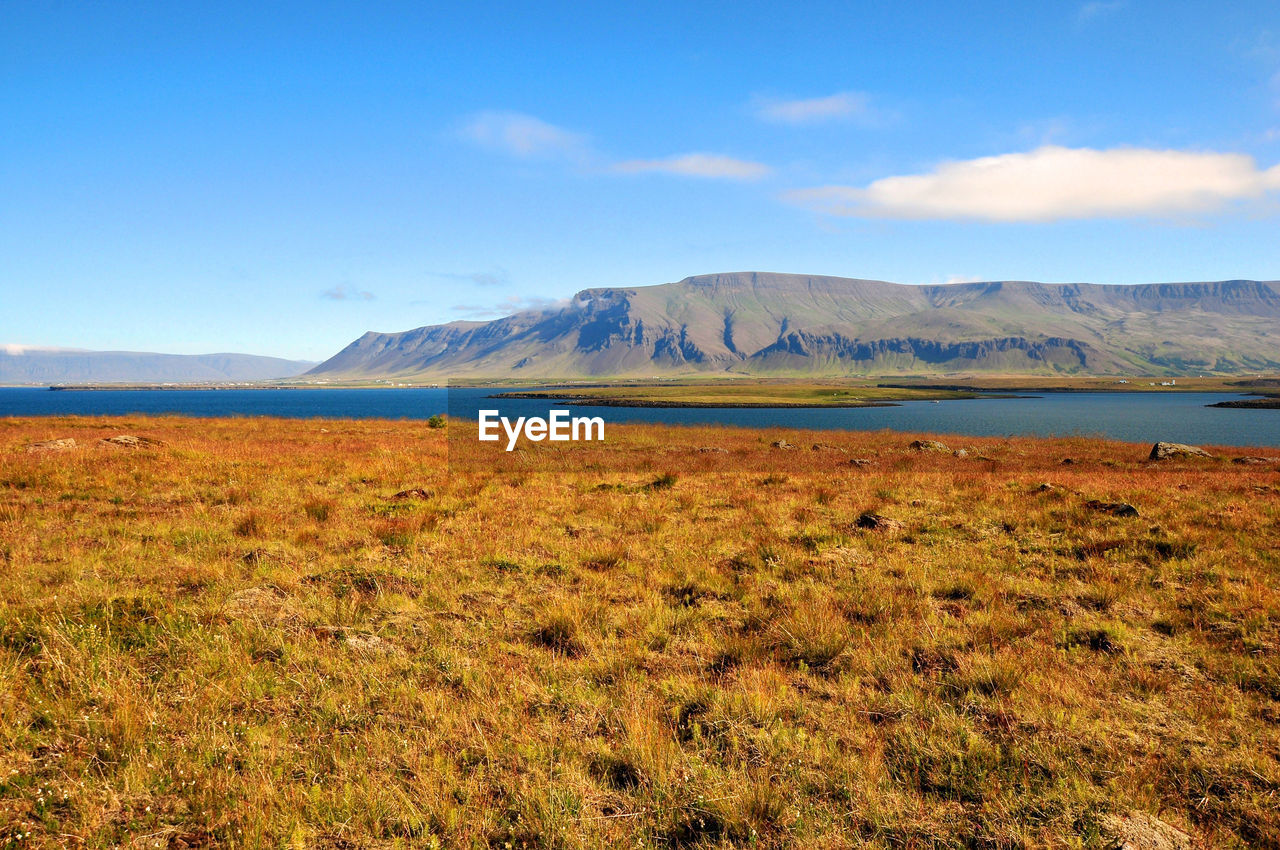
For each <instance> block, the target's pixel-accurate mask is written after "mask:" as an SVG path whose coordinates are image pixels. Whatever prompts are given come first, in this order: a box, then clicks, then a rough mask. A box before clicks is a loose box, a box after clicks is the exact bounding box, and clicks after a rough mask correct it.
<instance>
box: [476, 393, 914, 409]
mask: <svg viewBox="0 0 1280 850" xmlns="http://www.w3.org/2000/svg"><path fill="white" fill-rule="evenodd" d="M490 398H523V399H537V400H540V401H553V402H556V401H558V402H563V403H565V404H572V405H574V406H575V407H669V408H706V409H712V410H715V409H719V408H755V407H764V408H776V407H789V408H827V407H901V406H902V405H901V404H900V403H898V402H892V401H837V402H830V403H824V402H813V401H725V402H716V401H668V400H659V399H628V398H596V397H594V396H573V395H555V394H553V393H498V394H497V395H492V396H490Z"/></svg>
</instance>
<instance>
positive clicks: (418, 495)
mask: <svg viewBox="0 0 1280 850" xmlns="http://www.w3.org/2000/svg"><path fill="white" fill-rule="evenodd" d="M391 498H393V499H399V500H401V501H404V500H405V499H421V500H423V501H426V500H427V499H430V498H431V493H430V492H429V491H427V490H424V489H422V488H421V487H413V488H411V489H408V490H401V491H400V492H399V493H396V494H395V495H394V496H392V497H391Z"/></svg>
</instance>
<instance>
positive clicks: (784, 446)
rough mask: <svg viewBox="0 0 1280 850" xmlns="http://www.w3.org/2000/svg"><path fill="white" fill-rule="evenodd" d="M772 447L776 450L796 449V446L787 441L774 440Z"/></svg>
mask: <svg viewBox="0 0 1280 850" xmlns="http://www.w3.org/2000/svg"><path fill="white" fill-rule="evenodd" d="M772 445H773V447H774V448H775V449H794V448H795V446H793V445H791V444H790V443H788V442H787V441H786V440H774V441H773V443H772Z"/></svg>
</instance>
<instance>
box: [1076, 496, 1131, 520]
mask: <svg viewBox="0 0 1280 850" xmlns="http://www.w3.org/2000/svg"><path fill="white" fill-rule="evenodd" d="M1085 507H1086V508H1089V509H1090V510H1094V511H1099V512H1101V513H1104V514H1111V515H1112V516H1125V517H1129V516H1138V509H1137V508H1135V507H1134V506H1133V505H1130V504H1128V503H1127V502H1103V501H1099V500H1098V499H1090V500H1089V501H1088V502H1085Z"/></svg>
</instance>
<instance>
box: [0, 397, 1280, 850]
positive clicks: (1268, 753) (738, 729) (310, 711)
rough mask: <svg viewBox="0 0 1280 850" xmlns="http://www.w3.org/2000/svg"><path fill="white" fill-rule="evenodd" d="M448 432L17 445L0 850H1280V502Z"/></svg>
mask: <svg viewBox="0 0 1280 850" xmlns="http://www.w3.org/2000/svg"><path fill="white" fill-rule="evenodd" d="M461 427H463V426H462V425H461V424H459V423H453V424H450V425H449V426H448V428H445V429H432V428H429V427H427V425H426V424H425V423H420V422H383V421H358V422H353V421H319V420H309V421H289V420H270V419H253V420H232V419H223V420H197V419H183V418H137V419H126V418H113V419H110V420H105V419H90V418H65V419H29V420H19V419H7V420H0V846H4V847H115V846H130V847H156V846H159V847H174V848H182V847H229V846H248V847H324V848H360V847H367V848H380V847H431V846H463V847H526V848H561V847H563V848H579V847H583V848H586V847H619V846H629V847H694V846H706V847H717V846H758V847H783V846H794V847H806V848H809V847H820V848H822V847H829V848H838V847H850V846H866V847H1010V848H1012V847H1031V846H1063V847H1105V846H1119V843H1120V842H1121V841H1123V840H1129V841H1130V842H1133V841H1135V840H1136V839H1135V838H1134V836H1136V835H1139V834H1140V833H1142V832H1143V831H1144V830H1145V831H1146V832H1147V833H1148V834H1149V835H1163V836H1164V840H1165V843H1164V844H1157V843H1145V844H1131V846H1135V847H1156V846H1168V847H1177V846H1186V845H1185V844H1184V843H1179V842H1180V841H1182V840H1183V838H1182V836H1181V833H1183V832H1185V833H1186V834H1188V835H1189V836H1190V837H1191V840H1193V841H1194V842H1196V844H1197V845H1198V846H1206V847H1208V846H1212V847H1246V846H1252V847H1276V846H1280V581H1278V578H1280V466H1277V465H1275V464H1274V463H1233V462H1232V461H1231V457H1233V456H1234V455H1237V454H1246V453H1245V452H1229V451H1223V450H1214V451H1215V454H1217V455H1218V457H1216V458H1214V459H1199V460H1185V461H1183V460H1177V461H1166V462H1160V463H1153V462H1147V461H1146V455H1147V449H1148V448H1149V447H1148V446H1137V445H1132V444H1123V443H1104V442H1097V441H1090V440H1083V439H1076V440H1029V439H1018V440H1004V439H983V438H941V439H944V440H945V441H946V442H947V443H949V444H951V446H950V447H951V448H953V449H958V448H963V449H964V450H965V454H964V455H963V456H957V455H956V454H953V453H951V452H950V451H929V450H917V449H913V448H911V447H910V446H909V443H910V442H911V441H912V440H913V439H914V438H915V437H916V436H918V435H903V434H894V433H887V432H879V433H849V434H831V433H824V434H821V435H816V434H808V435H806V434H803V433H798V432H789V431H780V430H779V431H737V430H724V429H719V430H712V429H697V428H690V429H682V430H674V431H667V430H658V429H656V428H652V427H641V426H631V427H624V426H610V433H609V438H610V439H609V443H608V444H606V445H604V446H598V445H587V444H582V445H581V447H575V450H574V452H575V453H573V454H569V455H566V454H565V453H562V452H550V451H548V452H529V453H527V454H526V455H524V456H522V457H521V458H520V459H519V463H518V464H517V467H518V468H517V469H516V471H514V472H506V473H504V474H501V475H497V474H492V473H491V472H490V471H488V470H486V469H485V468H484V467H482V466H477V465H466V464H463V463H462V462H461V461H459V460H458V459H457V458H456V457H455V459H454V463H453V464H452V465H451V466H450V465H449V464H448V463H447V461H448V457H447V448H446V440H445V436H444V434H445V432H446V431H447V430H450V429H457V428H461ZM119 434H131V435H138V436H141V437H146V438H149V439H151V440H155V441H158V442H155V443H146V442H141V443H136V444H134V445H117V444H112V443H101V442H99V441H100V440H101V439H102V438H105V437H110V436H113V435H119ZM1153 436H1158V435H1153ZM61 438H71V439H74V440H75V441H76V446H75V447H71V448H64V449H63V450H49V451H28V446H29V445H30V444H32V443H34V442H36V441H43V440H50V439H61ZM777 440H784V441H785V442H786V444H789V445H791V446H794V448H792V449H785V448H777V447H774V446H773V445H772V443H773V442H774V441H777ZM126 442H127V441H126ZM814 444H818V446H817V448H814ZM720 449H723V450H724V451H723V452H722V451H719V450H720ZM1247 454H1255V455H1256V454H1267V455H1270V456H1272V457H1275V456H1276V455H1277V452H1275V451H1270V452H1259V451H1257V450H1250V452H1248V453H1247ZM1066 458H1070V459H1071V460H1072V461H1073V463H1070V464H1065V463H1064V462H1063V461H1064V459H1066ZM853 461H859V462H858V463H854V462H853ZM398 494H399V495H398ZM1116 503H1127V504H1129V505H1131V506H1133V507H1134V508H1136V511H1137V513H1138V515H1137V516H1133V515H1132V514H1131V512H1130V511H1126V510H1123V509H1122V508H1119V507H1117V506H1116ZM868 513H870V514H874V515H875V516H864V515H865V514H868ZM1154 840H1155V839H1151V841H1154Z"/></svg>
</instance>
